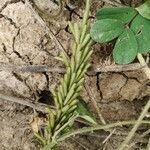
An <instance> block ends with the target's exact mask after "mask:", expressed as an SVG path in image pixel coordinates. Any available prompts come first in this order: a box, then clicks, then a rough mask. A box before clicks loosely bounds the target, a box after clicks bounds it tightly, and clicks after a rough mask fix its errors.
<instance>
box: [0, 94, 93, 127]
mask: <svg viewBox="0 0 150 150" xmlns="http://www.w3.org/2000/svg"><path fill="white" fill-rule="evenodd" d="M0 100H1V101H10V102H14V103H17V104H21V105H24V106H28V107H31V108H33V110H37V111H40V112H43V113H47V112H46V107H49V108H51V109H56V108H55V107H54V106H51V105H46V104H42V103H38V102H36V103H34V102H32V100H31V99H27V98H18V97H14V96H7V95H4V94H0ZM75 121H77V122H80V123H83V124H85V125H87V126H91V124H90V123H88V122H86V121H84V120H82V119H80V118H77V119H76V120H75Z"/></svg>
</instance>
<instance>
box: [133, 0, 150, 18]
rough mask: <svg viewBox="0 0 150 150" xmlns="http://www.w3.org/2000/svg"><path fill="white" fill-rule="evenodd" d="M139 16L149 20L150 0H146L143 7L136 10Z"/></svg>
mask: <svg viewBox="0 0 150 150" xmlns="http://www.w3.org/2000/svg"><path fill="white" fill-rule="evenodd" d="M136 10H137V11H138V12H139V14H140V15H142V16H143V17H144V18H147V19H150V0H147V1H146V2H145V3H144V4H143V5H141V6H139V7H137V8H136Z"/></svg>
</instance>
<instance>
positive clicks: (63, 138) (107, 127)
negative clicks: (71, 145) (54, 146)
mask: <svg viewBox="0 0 150 150" xmlns="http://www.w3.org/2000/svg"><path fill="white" fill-rule="evenodd" d="M136 123H137V121H122V122H116V123H112V124H107V125H97V126H95V127H86V128H81V129H77V130H75V131H73V132H70V133H67V134H65V135H63V136H62V137H60V138H59V139H58V140H57V141H58V142H61V141H63V140H65V139H67V138H69V137H71V136H75V135H77V134H82V133H86V132H92V131H96V130H102V129H103V130H105V129H109V128H114V127H117V126H123V125H131V124H136ZM141 123H144V124H150V121H141Z"/></svg>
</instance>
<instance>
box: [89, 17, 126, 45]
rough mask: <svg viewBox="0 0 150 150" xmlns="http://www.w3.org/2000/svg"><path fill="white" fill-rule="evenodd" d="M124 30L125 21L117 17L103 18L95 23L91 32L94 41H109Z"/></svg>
mask: <svg viewBox="0 0 150 150" xmlns="http://www.w3.org/2000/svg"><path fill="white" fill-rule="evenodd" d="M123 30H124V26H123V23H122V22H121V21H118V20H116V19H102V20H98V21H96V22H95V23H94V25H93V26H92V28H91V31H90V34H91V37H92V39H93V40H94V41H96V42H99V43H105V42H109V41H111V40H113V39H115V38H116V37H118V36H119V35H120V34H121V33H122V32H123Z"/></svg>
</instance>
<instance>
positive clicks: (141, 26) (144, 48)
mask: <svg viewBox="0 0 150 150" xmlns="http://www.w3.org/2000/svg"><path fill="white" fill-rule="evenodd" d="M131 29H132V30H133V32H134V33H135V36H136V39H137V42H138V52H139V53H147V52H150V20H148V19H145V18H143V17H142V16H141V15H138V16H137V17H136V18H135V19H134V20H133V22H132V24H131Z"/></svg>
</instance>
